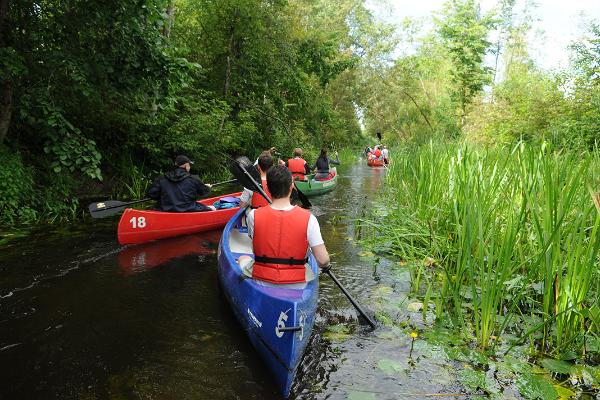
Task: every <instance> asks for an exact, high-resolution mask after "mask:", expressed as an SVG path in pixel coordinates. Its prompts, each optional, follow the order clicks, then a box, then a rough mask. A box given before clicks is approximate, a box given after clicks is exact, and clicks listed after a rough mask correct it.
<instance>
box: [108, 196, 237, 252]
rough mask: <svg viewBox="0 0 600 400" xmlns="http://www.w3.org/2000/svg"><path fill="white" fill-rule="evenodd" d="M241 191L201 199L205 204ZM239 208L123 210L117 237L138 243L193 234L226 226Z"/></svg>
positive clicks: (121, 242) (124, 242)
mask: <svg viewBox="0 0 600 400" xmlns="http://www.w3.org/2000/svg"><path fill="white" fill-rule="evenodd" d="M240 194H241V192H238V193H228V194H224V195H222V196H217V197H211V198H208V199H203V200H199V201H198V202H199V203H202V204H204V205H212V204H213V203H214V202H215V201H217V200H219V199H220V198H222V197H227V196H240ZM238 210H239V207H235V208H229V209H223V210H216V211H204V212H189V213H187V212H186V213H170V212H163V211H153V210H136V209H133V208H128V209H126V210H125V212H123V215H122V216H121V220H120V221H119V226H118V228H117V237H118V240H119V243H120V244H122V245H125V244H138V243H144V242H149V241H152V240H157V239H164V238H169V237H175V236H181V235H189V234H191V233H197V232H204V231H210V230H213V229H218V228H222V227H223V226H225V224H226V223H227V221H229V219H230V218H231V217H232V216H233V215H235V213H236V212H237V211H238Z"/></svg>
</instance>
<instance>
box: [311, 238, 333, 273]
mask: <svg viewBox="0 0 600 400" xmlns="http://www.w3.org/2000/svg"><path fill="white" fill-rule="evenodd" d="M310 249H311V250H312V253H313V256H315V259H316V260H317V264H319V267H320V268H323V267H326V266H327V265H329V253H328V252H327V248H326V247H325V244H324V243H323V244H320V245H318V246H314V247H311V248H310Z"/></svg>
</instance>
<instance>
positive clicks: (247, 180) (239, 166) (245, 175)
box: [228, 157, 261, 193]
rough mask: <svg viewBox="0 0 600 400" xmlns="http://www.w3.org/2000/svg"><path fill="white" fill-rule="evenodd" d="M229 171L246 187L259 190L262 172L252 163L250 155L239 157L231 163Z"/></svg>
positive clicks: (255, 190) (254, 190)
mask: <svg viewBox="0 0 600 400" xmlns="http://www.w3.org/2000/svg"><path fill="white" fill-rule="evenodd" d="M228 167H229V172H231V174H232V175H233V176H234V177H235V178H236V179H237V181H238V182H239V183H240V184H241V185H242V186H243V187H245V188H246V189H249V190H252V191H253V192H259V193H260V190H259V184H258V182H260V181H261V179H260V172H258V170H257V169H256V167H254V165H252V162H251V161H250V160H249V159H248V157H238V158H236V159H235V160H231V161H230V163H229V166H228Z"/></svg>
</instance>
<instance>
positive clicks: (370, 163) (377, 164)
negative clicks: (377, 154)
mask: <svg viewBox="0 0 600 400" xmlns="http://www.w3.org/2000/svg"><path fill="white" fill-rule="evenodd" d="M367 165H368V166H369V167H383V166H384V164H383V160H378V159H377V158H374V159H370V158H367Z"/></svg>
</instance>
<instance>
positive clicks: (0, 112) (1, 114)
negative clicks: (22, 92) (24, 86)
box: [0, 82, 13, 144]
mask: <svg viewBox="0 0 600 400" xmlns="http://www.w3.org/2000/svg"><path fill="white" fill-rule="evenodd" d="M12 95H13V87H12V84H11V82H4V83H2V84H1V85H0V144H2V143H4V139H6V135H7V134H8V128H9V127H10V120H11V116H12Z"/></svg>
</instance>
